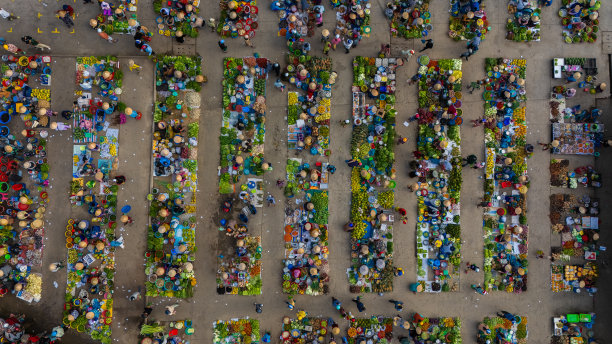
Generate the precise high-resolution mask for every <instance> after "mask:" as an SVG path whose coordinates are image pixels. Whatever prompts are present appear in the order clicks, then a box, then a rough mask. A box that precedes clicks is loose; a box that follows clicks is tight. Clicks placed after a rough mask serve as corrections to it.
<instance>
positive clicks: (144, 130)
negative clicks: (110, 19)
mask: <svg viewBox="0 0 612 344" xmlns="http://www.w3.org/2000/svg"><path fill="white" fill-rule="evenodd" d="M130 59H133V60H134V61H135V63H136V64H137V65H140V66H142V67H143V69H142V71H141V72H140V73H139V74H137V72H135V71H134V72H130V71H129V68H128V61H129V60H130ZM119 62H120V64H121V70H122V71H123V73H124V74H123V75H124V76H123V80H124V81H123V87H122V90H123V93H122V94H121V98H120V100H121V101H122V102H124V103H125V104H126V105H127V106H128V107H131V108H132V109H133V110H134V111H139V112H141V113H142V118H141V119H140V120H136V119H134V118H131V117H128V119H127V122H126V123H125V124H122V125H121V126H120V130H119V148H118V151H119V168H118V170H117V171H116V172H115V173H116V175H123V176H125V178H126V183H125V184H123V185H122V186H121V187H120V188H119V192H118V195H117V208H118V209H121V208H122V207H123V206H125V205H130V206H131V207H132V210H131V211H130V212H129V216H130V217H132V218H133V219H134V223H132V224H130V225H127V226H119V227H118V228H117V230H116V236H117V237H120V236H123V239H124V242H125V244H124V245H125V248H123V249H122V248H119V247H118V248H117V249H116V251H115V264H116V270H115V271H116V272H115V293H114V311H113V338H115V339H118V340H119V341H120V342H125V343H128V342H130V343H133V342H135V341H137V339H136V338H137V336H138V326H139V325H140V322H141V318H140V314H141V313H142V311H143V308H144V304H145V301H144V294H145V289H144V285H143V280H144V278H145V273H144V267H143V264H142V263H143V262H144V253H145V249H146V240H147V226H148V214H149V209H148V202H147V201H146V196H147V194H148V193H149V182H150V175H151V126H152V125H153V124H152V123H153V115H152V114H153V106H152V104H153V85H154V80H155V78H154V70H155V65H154V64H153V63H152V62H151V61H150V60H148V59H147V58H133V57H126V58H120V59H119ZM139 288H141V292H142V295H143V299H142V300H136V301H129V300H128V299H127V296H129V295H130V294H132V293H134V292H136V291H137V290H138V289H139Z"/></svg>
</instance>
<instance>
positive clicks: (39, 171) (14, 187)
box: [0, 126, 49, 302]
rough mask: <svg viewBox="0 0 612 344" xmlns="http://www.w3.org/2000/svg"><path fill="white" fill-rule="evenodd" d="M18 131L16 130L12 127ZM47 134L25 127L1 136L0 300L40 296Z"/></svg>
mask: <svg viewBox="0 0 612 344" xmlns="http://www.w3.org/2000/svg"><path fill="white" fill-rule="evenodd" d="M12 127H13V128H16V127H18V126H12ZM43 136H44V137H45V138H46V137H47V135H46V132H42V131H35V130H31V129H24V130H23V132H22V133H21V134H16V135H13V134H10V133H7V135H5V136H2V137H0V196H2V201H1V202H0V210H1V211H2V215H1V216H0V271H1V272H0V290H1V291H0V297H2V296H4V295H5V294H7V293H9V292H10V293H13V294H15V296H16V297H18V298H20V299H22V300H24V301H27V302H39V301H40V299H41V297H42V295H41V294H42V275H41V274H39V273H36V271H37V268H39V267H40V266H41V265H42V255H43V249H44V245H43V238H44V236H45V213H46V207H47V205H48V202H49V198H48V191H47V190H48V189H47V187H48V184H49V165H48V163H47V157H46V156H47V141H46V139H45V138H43Z"/></svg>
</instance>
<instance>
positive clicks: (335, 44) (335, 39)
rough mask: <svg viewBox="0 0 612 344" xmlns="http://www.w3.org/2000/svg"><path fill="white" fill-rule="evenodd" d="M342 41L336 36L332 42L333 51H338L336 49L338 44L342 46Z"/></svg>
mask: <svg viewBox="0 0 612 344" xmlns="http://www.w3.org/2000/svg"><path fill="white" fill-rule="evenodd" d="M341 41H342V40H341V39H340V35H336V36H334V38H333V39H332V40H331V44H332V46H331V47H332V49H334V51H336V47H337V46H338V44H340V42H341Z"/></svg>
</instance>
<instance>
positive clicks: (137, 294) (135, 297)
mask: <svg viewBox="0 0 612 344" xmlns="http://www.w3.org/2000/svg"><path fill="white" fill-rule="evenodd" d="M140 299H142V295H141V294H140V287H139V288H138V291H137V292H134V293H132V294H131V295H130V296H128V300H130V301H136V300H140Z"/></svg>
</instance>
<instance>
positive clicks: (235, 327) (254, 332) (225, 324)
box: [213, 317, 261, 344]
mask: <svg viewBox="0 0 612 344" xmlns="http://www.w3.org/2000/svg"><path fill="white" fill-rule="evenodd" d="M260 340H261V335H260V334H259V320H255V319H249V318H248V317H247V318H245V319H238V318H235V319H231V320H230V321H223V320H217V321H215V322H214V323H213V344H234V343H252V344H257V343H259V342H260Z"/></svg>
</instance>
